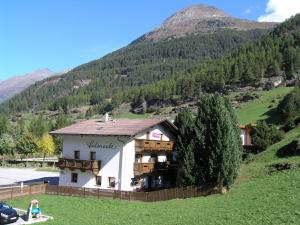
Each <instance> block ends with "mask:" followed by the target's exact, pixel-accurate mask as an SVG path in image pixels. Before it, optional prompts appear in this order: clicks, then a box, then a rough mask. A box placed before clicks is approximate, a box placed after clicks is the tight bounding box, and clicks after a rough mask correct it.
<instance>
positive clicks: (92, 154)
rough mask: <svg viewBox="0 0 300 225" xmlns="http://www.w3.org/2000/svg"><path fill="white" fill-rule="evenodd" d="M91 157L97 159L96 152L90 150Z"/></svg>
mask: <svg viewBox="0 0 300 225" xmlns="http://www.w3.org/2000/svg"><path fill="white" fill-rule="evenodd" d="M90 159H91V160H96V152H90Z"/></svg>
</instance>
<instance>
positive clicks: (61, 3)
mask: <svg viewBox="0 0 300 225" xmlns="http://www.w3.org/2000/svg"><path fill="white" fill-rule="evenodd" d="M194 4H207V5H213V6H215V7H217V8H220V9H222V10H224V11H225V12H227V13H229V14H230V15H232V16H235V17H238V18H243V19H250V20H256V21H276V22H281V21H283V20H285V19H286V18H289V17H290V16H291V15H294V14H296V13H297V12H300V0H230V1H229V0H126V1H125V0H109V1H102V0H0V80H3V79H7V78H9V77H11V76H13V75H22V74H25V73H28V72H31V71H34V70H37V69H41V68H49V69H51V70H52V71H54V72H59V71H62V70H64V69H66V68H74V67H76V66H78V65H80V64H83V63H86V62H89V61H91V60H94V59H98V58H100V57H102V56H104V55H105V54H107V53H109V52H112V51H114V50H117V49H119V48H121V47H124V46H126V45H127V44H129V43H130V42H131V41H133V40H134V39H136V38H138V37H139V36H141V35H142V34H144V33H146V32H149V31H150V30H152V29H154V28H156V27H158V26H159V25H160V24H161V23H162V22H163V21H164V20H165V19H166V18H167V17H169V16H170V15H172V14H173V13H175V12H176V11H178V10H180V9H182V8H184V7H187V6H190V5H194Z"/></svg>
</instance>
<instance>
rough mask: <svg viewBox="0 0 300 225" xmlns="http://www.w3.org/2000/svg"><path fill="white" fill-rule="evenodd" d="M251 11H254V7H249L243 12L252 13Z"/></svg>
mask: <svg viewBox="0 0 300 225" xmlns="http://www.w3.org/2000/svg"><path fill="white" fill-rule="evenodd" d="M251 12H252V9H251V8H248V9H246V10H245V11H244V12H243V14H250V13H251Z"/></svg>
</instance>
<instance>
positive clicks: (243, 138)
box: [241, 129, 246, 145]
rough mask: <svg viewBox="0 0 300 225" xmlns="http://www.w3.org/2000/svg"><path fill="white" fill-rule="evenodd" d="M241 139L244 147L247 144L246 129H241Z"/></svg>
mask: <svg viewBox="0 0 300 225" xmlns="http://www.w3.org/2000/svg"><path fill="white" fill-rule="evenodd" d="M241 138H242V142H243V145H245V143H246V130H245V129H241Z"/></svg>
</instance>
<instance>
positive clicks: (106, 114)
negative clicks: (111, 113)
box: [103, 113, 109, 122]
mask: <svg viewBox="0 0 300 225" xmlns="http://www.w3.org/2000/svg"><path fill="white" fill-rule="evenodd" d="M108 120H109V117H108V113H105V114H104V116H103V122H107V121H108Z"/></svg>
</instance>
